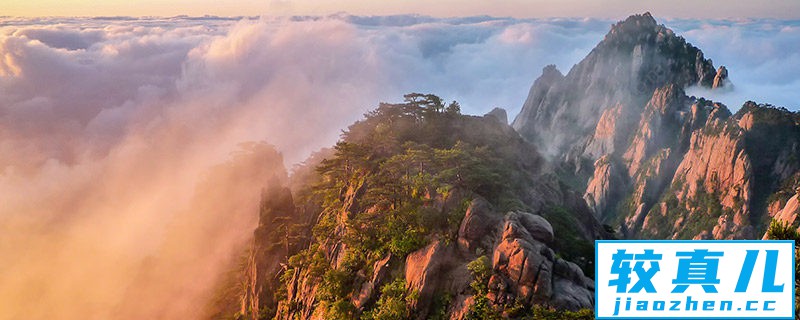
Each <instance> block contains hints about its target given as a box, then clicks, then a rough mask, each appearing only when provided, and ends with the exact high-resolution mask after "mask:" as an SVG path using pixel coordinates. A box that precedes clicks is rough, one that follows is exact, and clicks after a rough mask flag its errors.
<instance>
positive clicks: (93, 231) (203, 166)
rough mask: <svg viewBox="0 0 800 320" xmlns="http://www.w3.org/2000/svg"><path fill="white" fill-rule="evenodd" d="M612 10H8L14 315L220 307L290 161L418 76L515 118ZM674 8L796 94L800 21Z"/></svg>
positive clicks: (3, 204) (4, 53)
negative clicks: (475, 13)
mask: <svg viewBox="0 0 800 320" xmlns="http://www.w3.org/2000/svg"><path fill="white" fill-rule="evenodd" d="M612 22H613V21H608V20H598V19H556V18H553V19H512V18H492V17H468V18H450V19H436V18H429V17H424V16H416V15H409V16H390V17H356V16H349V15H335V16H329V17H263V18H237V19H227V18H214V17H206V18H169V19H166V18H165V19H158V18H147V19H143V18H125V17H118V18H113V19H112V18H38V19H37V18H32V19H14V18H3V19H0V318H12V319H17V318H26V319H53V318H59V319H175V318H183V319H187V318H188V319H193V318H201V317H203V316H204V314H203V310H204V307H205V305H206V304H207V302H208V301H209V299H211V298H212V295H213V288H214V287H215V284H216V283H217V281H218V280H219V278H220V276H221V274H223V273H224V272H225V271H226V270H228V269H229V268H231V265H232V264H234V263H235V261H236V259H237V257H238V256H239V255H241V253H242V252H243V250H244V249H245V248H246V245H247V242H248V240H249V239H250V236H251V234H252V230H253V229H254V228H255V226H256V223H257V215H258V214H257V209H258V199H259V195H260V190H261V189H262V188H263V187H264V186H265V183H266V182H267V181H270V180H271V179H272V178H273V177H278V178H279V180H280V179H285V175H286V173H285V169H284V167H285V166H290V165H292V164H295V163H298V162H300V161H302V160H303V159H304V158H305V157H306V156H308V155H309V154H310V153H311V152H313V151H315V150H317V149H319V148H321V147H325V146H329V145H331V144H333V143H334V142H335V141H336V139H337V138H338V135H339V133H340V132H341V130H343V129H345V128H346V126H347V125H348V124H349V123H351V122H353V121H354V120H357V119H358V118H360V117H361V115H362V114H363V113H365V112H367V111H369V110H370V109H372V108H373V107H375V106H377V104H378V102H380V101H389V102H393V101H397V100H398V99H400V98H401V97H402V95H403V94H404V93H408V92H425V93H428V92H430V93H435V94H438V95H440V96H442V97H443V98H445V99H448V100H454V99H455V100H458V101H459V102H460V103H461V106H462V108H463V110H464V112H465V113H470V114H483V113H485V112H488V111H489V110H491V109H492V108H494V107H503V108H506V109H508V110H509V114H510V116H511V117H510V118H513V115H514V114H516V113H517V112H518V111H519V108H520V107H521V105H522V103H523V102H524V100H525V98H526V97H525V94H526V93H527V92H528V88H529V87H530V85H531V83H532V82H533V80H534V79H535V78H536V77H538V76H539V74H540V73H541V70H542V68H543V67H544V66H545V65H548V64H556V65H557V66H558V67H559V69H561V70H562V71H565V72H566V71H567V70H569V68H570V67H571V66H572V65H573V64H574V63H577V62H578V61H579V60H580V59H581V58H583V57H584V56H585V55H586V54H588V52H589V51H590V50H591V48H592V47H594V45H595V44H596V43H597V42H599V41H600V39H602V37H603V35H604V34H605V32H606V31H607V29H608V27H609V26H610V24H611V23H612ZM666 23H667V25H668V26H671V27H675V29H676V31H678V32H679V33H683V34H684V35H685V36H686V37H687V40H689V41H690V42H692V43H693V44H694V45H696V46H698V47H700V48H701V49H703V50H704V51H705V52H706V56H707V57H710V58H712V59H714V61H715V64H716V65H720V64H724V65H726V66H728V69H729V71H730V74H731V80H732V81H733V83H734V84H735V87H734V89H733V91H731V92H730V93H729V94H730V95H731V96H730V97H725V96H721V97H719V99H721V101H723V102H726V103H730V104H733V105H736V103H738V102H737V101H739V100H741V99H755V100H759V102H771V103H773V104H776V105H782V106H785V107H788V108H790V109H797V107H798V104H797V101H799V99H798V96H797V95H798V92H800V83H798V81H797V77H796V76H794V75H796V74H797V73H796V72H798V71H800V70H798V68H799V67H800V61H798V59H800V56H798V52H800V50H797V49H800V48H798V46H800V44H798V42H797V41H791V40H792V39H794V40H796V39H797V38H798V34H797V33H798V32H800V31H798V30H799V29H798V27H797V25H798V23H795V22H785V21H766V20H753V21H744V22H742V21H738V22H737V21H719V22H707V21H704V22H700V21H690V20H680V21H677V20H676V21H667V22H666ZM673 23H674V25H673ZM726 28H728V29H726ZM731 28H733V29H732V30H734V31H735V32H734V34H736V35H737V36H736V37H734V39H735V41H725V39H726V38H725V37H726V35H727V34H728V33H727V32H729V30H731ZM749 46H754V47H755V48H754V49H752V50H749V51H742V50H744V49H746V48H749ZM741 52H745V53H746V54H740V53H741ZM751 94H752V96H750V95H751ZM745 97H750V98H745ZM712 98H713V97H712ZM761 100H763V101H761ZM743 101H744V100H742V102H743ZM738 104H739V105H741V103H738ZM729 106H730V105H729ZM737 107H738V106H737ZM733 108H734V109H735V108H736V107H733ZM268 145H271V146H274V147H275V149H277V150H278V151H279V152H280V153H281V154H280V155H278V154H274V152H273V151H272V147H270V146H268Z"/></svg>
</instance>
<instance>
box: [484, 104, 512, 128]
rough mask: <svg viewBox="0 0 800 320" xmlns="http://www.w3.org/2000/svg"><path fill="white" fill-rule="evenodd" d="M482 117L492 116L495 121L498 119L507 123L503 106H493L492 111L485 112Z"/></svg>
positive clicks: (506, 115)
mask: <svg viewBox="0 0 800 320" xmlns="http://www.w3.org/2000/svg"><path fill="white" fill-rule="evenodd" d="M484 117H494V118H496V119H497V121H500V123H502V124H506V125H507V124H508V114H507V113H506V109H503V108H494V109H492V111H489V113H487V114H485V115H484Z"/></svg>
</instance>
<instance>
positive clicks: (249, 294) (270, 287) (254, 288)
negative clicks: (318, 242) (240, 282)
mask: <svg viewBox="0 0 800 320" xmlns="http://www.w3.org/2000/svg"><path fill="white" fill-rule="evenodd" d="M295 211H296V208H295V205H294V200H293V198H292V193H291V191H289V189H288V188H286V187H282V186H281V185H280V184H279V183H278V182H277V180H276V179H273V181H272V182H271V183H270V184H269V189H267V190H266V191H265V192H264V194H263V195H262V200H261V208H260V215H259V225H258V227H257V228H256V230H255V232H254V234H253V239H254V240H253V248H252V250H251V251H250V255H249V256H248V258H247V265H246V269H245V281H246V282H245V283H244V295H243V296H242V298H241V311H240V313H241V314H243V315H245V316H247V317H250V318H253V319H257V318H258V317H259V312H261V310H264V309H266V310H271V311H269V312H274V310H275V308H276V307H277V303H278V302H277V299H275V292H276V291H277V290H278V287H279V286H280V282H279V280H278V277H277V276H278V274H279V272H280V271H281V270H283V269H282V267H281V265H282V264H286V262H287V259H288V257H289V256H290V255H291V254H292V253H293V252H296V251H297V249H296V245H297V244H296V243H294V242H293V241H292V240H291V239H290V236H289V233H290V232H292V230H290V229H291V224H292V223H293V222H292V219H293V218H294V215H295ZM293 247H295V248H293Z"/></svg>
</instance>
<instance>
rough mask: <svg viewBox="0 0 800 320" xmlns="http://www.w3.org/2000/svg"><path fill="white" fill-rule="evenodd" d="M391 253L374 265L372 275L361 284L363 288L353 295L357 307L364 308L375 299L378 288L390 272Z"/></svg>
mask: <svg viewBox="0 0 800 320" xmlns="http://www.w3.org/2000/svg"><path fill="white" fill-rule="evenodd" d="M391 259H392V255H391V254H387V255H386V256H385V257H384V258H383V259H380V260H378V261H376V262H375V264H373V266H372V270H373V271H372V277H371V278H370V279H367V281H364V283H363V284H362V285H361V290H360V291H359V292H358V294H357V295H354V296H353V305H355V306H356V308H357V309H363V308H364V306H366V305H367V304H368V303H371V302H372V301H374V299H375V297H376V295H377V293H378V290H377V289H378V288H380V286H381V284H382V282H383V280H384V279H385V278H386V276H387V275H388V273H389V268H390V260H391Z"/></svg>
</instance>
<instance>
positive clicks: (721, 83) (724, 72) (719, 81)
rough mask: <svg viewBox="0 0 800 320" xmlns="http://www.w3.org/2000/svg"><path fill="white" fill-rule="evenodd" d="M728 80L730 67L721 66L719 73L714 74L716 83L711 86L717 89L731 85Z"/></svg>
mask: <svg viewBox="0 0 800 320" xmlns="http://www.w3.org/2000/svg"><path fill="white" fill-rule="evenodd" d="M728 82H729V80H728V69H727V68H725V66H719V69H717V75H716V76H714V83H713V84H712V85H711V88H714V89H716V88H722V87H725V86H729V84H728Z"/></svg>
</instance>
